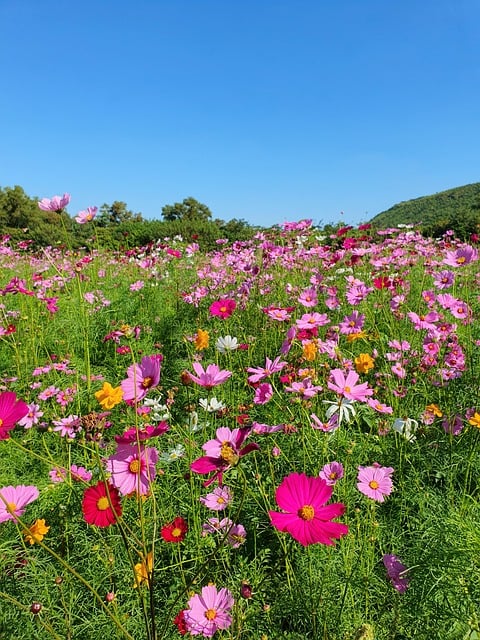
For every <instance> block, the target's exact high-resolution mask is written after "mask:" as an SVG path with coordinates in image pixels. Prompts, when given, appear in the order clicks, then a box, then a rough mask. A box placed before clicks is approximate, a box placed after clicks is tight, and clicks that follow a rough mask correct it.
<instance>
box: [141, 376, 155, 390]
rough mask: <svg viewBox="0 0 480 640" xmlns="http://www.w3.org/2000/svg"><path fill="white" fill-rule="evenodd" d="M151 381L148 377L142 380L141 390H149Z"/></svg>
mask: <svg viewBox="0 0 480 640" xmlns="http://www.w3.org/2000/svg"><path fill="white" fill-rule="evenodd" d="M152 382H153V379H152V378H151V377H150V376H147V377H146V378H144V379H143V380H142V388H143V389H149V388H150V387H151V386H152Z"/></svg>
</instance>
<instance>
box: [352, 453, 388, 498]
mask: <svg viewBox="0 0 480 640" xmlns="http://www.w3.org/2000/svg"><path fill="white" fill-rule="evenodd" d="M392 473H393V468H392V467H382V466H381V465H379V464H378V463H377V462H374V464H373V465H372V466H371V467H358V478H357V479H358V483H357V489H358V490H359V491H360V492H361V493H363V494H364V495H366V496H367V497H368V498H371V499H372V500H376V501H377V502H384V500H385V496H389V495H390V494H391V493H392V490H393V483H392V479H391V475H392Z"/></svg>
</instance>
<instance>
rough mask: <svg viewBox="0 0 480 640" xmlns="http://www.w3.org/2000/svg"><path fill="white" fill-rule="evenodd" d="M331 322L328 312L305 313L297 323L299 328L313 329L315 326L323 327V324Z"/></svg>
mask: <svg viewBox="0 0 480 640" xmlns="http://www.w3.org/2000/svg"><path fill="white" fill-rule="evenodd" d="M329 322H330V319H329V317H328V316H327V314H326V313H318V312H316V311H315V312H314V313H304V314H303V316H302V317H301V318H298V320H297V322H296V325H297V327H298V328H299V329H313V328H314V327H323V325H325V324H328V323H329Z"/></svg>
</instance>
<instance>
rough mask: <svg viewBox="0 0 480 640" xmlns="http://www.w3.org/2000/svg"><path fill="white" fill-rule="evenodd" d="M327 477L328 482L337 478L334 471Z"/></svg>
mask: <svg viewBox="0 0 480 640" xmlns="http://www.w3.org/2000/svg"><path fill="white" fill-rule="evenodd" d="M328 477H329V478H330V480H335V478H336V477H337V474H336V473H335V471H332V472H331V473H329V474H328Z"/></svg>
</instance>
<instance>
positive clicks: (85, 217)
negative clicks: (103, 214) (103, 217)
mask: <svg viewBox="0 0 480 640" xmlns="http://www.w3.org/2000/svg"><path fill="white" fill-rule="evenodd" d="M97 211H98V207H87V208H86V209H84V210H83V211H79V212H78V215H77V216H75V221H76V222H78V224H87V222H91V221H92V220H94V219H95V216H96V215H97Z"/></svg>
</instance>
